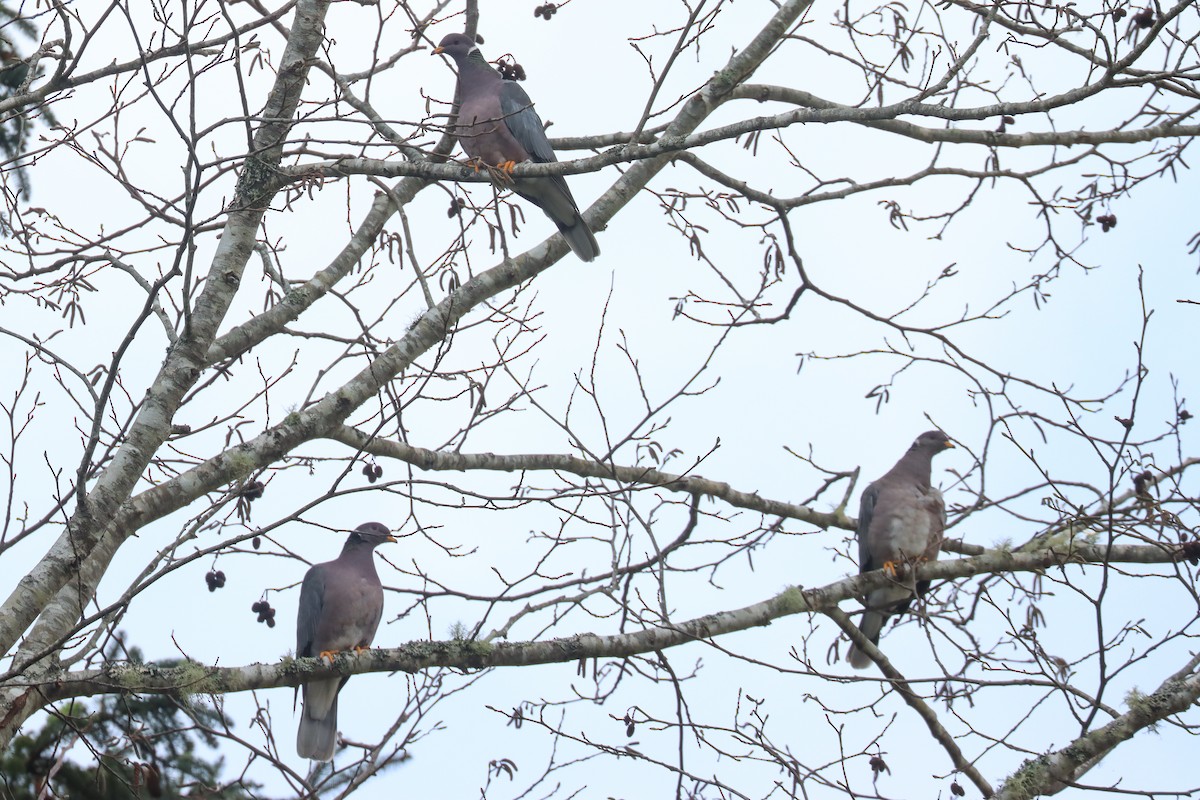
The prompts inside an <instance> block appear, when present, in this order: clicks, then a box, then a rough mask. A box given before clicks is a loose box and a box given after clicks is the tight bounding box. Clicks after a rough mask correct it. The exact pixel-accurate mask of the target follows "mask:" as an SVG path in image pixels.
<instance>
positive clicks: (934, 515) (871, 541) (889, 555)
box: [846, 431, 954, 669]
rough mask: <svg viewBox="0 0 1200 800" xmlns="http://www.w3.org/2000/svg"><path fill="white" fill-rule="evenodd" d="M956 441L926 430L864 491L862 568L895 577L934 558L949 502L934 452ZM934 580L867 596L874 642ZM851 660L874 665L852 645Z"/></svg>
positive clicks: (866, 619)
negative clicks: (938, 482) (937, 482)
mask: <svg viewBox="0 0 1200 800" xmlns="http://www.w3.org/2000/svg"><path fill="white" fill-rule="evenodd" d="M952 447H954V444H953V443H952V442H951V441H950V437H948V436H946V434H944V433H942V432H941V431H926V432H925V433H922V434H921V435H920V436H918V437H917V440H916V441H915V442H913V444H912V447H910V448H909V449H908V452H907V453H905V454H904V456H903V457H902V458H901V459H900V460H899V461H897V462H896V466H894V467H892V468H891V469H890V470H888V472H887V474H886V475H884V476H883V477H882V478H880V479H879V480H877V481H875V482H874V483H872V484H871V485H870V486H868V487H867V489H866V491H865V492H863V496H862V502H861V505H860V506H859V512H858V571H859V572H860V573H863V572H871V571H872V570H877V569H883V570H885V571H886V572H888V574H889V575H891V576H893V577H895V576H896V575H897V574H898V573H899V572H900V571H901V570H902V569H903V568H904V567H905V565H906V564H911V563H915V562H919V561H934V560H936V559H937V557H938V552H939V551H940V550H941V547H942V534H943V531H944V530H945V527H946V504H945V501H944V500H942V493H941V492H939V491H938V490H937V489H935V488H933V484H932V474H933V463H932V462H933V457H934V456H936V455H937V454H938V453H940V452H942V451H943V450H946V449H948V448H952ZM928 589H929V582H928V581H922V582H921V583H919V584H916V585H913V584H912V582H911V581H909V582H908V583H907V584H906V583H901V582H899V581H896V582H895V583H893V584H892V585H890V586H885V587H883V588H882V589H876V590H874V591H873V592H871V593H870V594H868V595H867V597H866V606H867V610H866V612H865V613H864V614H863V618H862V622H860V623H859V625H858V629H859V630H860V631H862V633H863V635H864V636H866V637H867V638H868V639H869V640H870V641H871V643H872V644H879V633H880V631H882V630H883V625H884V623H885V622H887V619H888V617H889V616H891V615H892V614H900V613H902V612H904V611H905V610H907V609H908V605H909V603H911V602H912V598H913V594H914V593H916V594H924V593H925V592H926V591H928ZM846 658H847V660H848V661H849V662H850V666H852V667H854V668H855V669H865V668H866V667H868V666H870V665H871V659H870V658H868V657H867V654H866V653H864V652H862V651H861V650H859V649H858V648H857V647H855V646H853V645H851V646H850V650H849V652H848V653H847V655H846Z"/></svg>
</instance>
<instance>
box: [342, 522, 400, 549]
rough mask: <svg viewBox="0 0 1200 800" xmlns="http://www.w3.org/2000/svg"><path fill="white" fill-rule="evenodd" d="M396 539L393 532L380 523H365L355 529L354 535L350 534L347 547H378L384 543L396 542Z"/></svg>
mask: <svg viewBox="0 0 1200 800" xmlns="http://www.w3.org/2000/svg"><path fill="white" fill-rule="evenodd" d="M394 541H396V537H395V536H392V533H391V531H389V530H388V529H387V528H386V527H384V526H383V525H381V524H380V523H378V522H364V523H363V524H362V525H359V526H358V527H357V528H355V529H354V533H352V534H350V539H349V541H347V542H346V544H347V545H351V544H354V545H366V546H367V547H377V546H378V545H381V544H383V543H384V542H394Z"/></svg>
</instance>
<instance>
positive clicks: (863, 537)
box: [857, 484, 879, 573]
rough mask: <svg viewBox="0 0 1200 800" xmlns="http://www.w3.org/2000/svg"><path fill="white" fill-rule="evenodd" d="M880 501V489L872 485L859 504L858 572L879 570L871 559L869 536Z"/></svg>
mask: <svg viewBox="0 0 1200 800" xmlns="http://www.w3.org/2000/svg"><path fill="white" fill-rule="evenodd" d="M878 499H879V489H877V488H876V487H875V484H871V485H870V486H868V487H867V489H866V491H864V492H863V495H862V500H860V501H859V503H858V531H857V536H858V571H859V572H860V573H861V572H870V571H871V570H873V569H878V568H879V565H877V564H875V563H874V561H873V560H872V559H871V545H870V542H869V541H868V538H867V537H868V535H869V534H870V531H871V518H872V517H873V516H874V515H875V502H876V501H877V500H878Z"/></svg>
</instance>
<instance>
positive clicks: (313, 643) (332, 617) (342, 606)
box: [296, 522, 396, 761]
mask: <svg viewBox="0 0 1200 800" xmlns="http://www.w3.org/2000/svg"><path fill="white" fill-rule="evenodd" d="M394 541H396V540H395V539H394V538H393V537H392V536H391V534H389V533H388V529H387V528H385V527H384V526H383V525H380V524H379V523H378V522H365V523H363V524H362V525H359V526H358V527H357V528H355V529H354V532H353V533H351V534H350V537H349V538H348V539H346V544H345V545H344V546H343V547H342V554H341V555H339V556H338V557H337V558H335V559H334V560H333V561H326V562H325V563H324V564H314V565H313V566H312V568H311V569H309V571H308V572H307V573H306V574H305V576H304V583H303V584H302V585H301V586H300V610H299V612H298V613H297V614H296V656H297V657H299V658H306V657H311V656H318V657H323V658H328V657H331V656H332V655H333V654H334V653H336V652H338V651H339V650H350V649H352V648H353V649H362V648H365V647H369V646H370V644H371V640H372V639H374V638H375V629H376V628H378V627H379V620H380V618H381V617H382V616H383V586H382V585H381V584H380V582H379V573H377V572H376V571H375V559H374V557H373V556H372V551H373V550H374V549H375V547H376V546H377V545H380V544H383V543H384V542H394ZM348 680H350V678H349V677H345V678H329V679H326V680H319V681H309V682H308V683H306V684H304V685H303V690H304V707H303V709H302V710H301V712H300V729H299V730H298V731H297V732H296V752H297V753H299V754H300V755H301V756H302V757H304V758H311V759H313V760H315V761H331V760H332V759H333V748H334V744H335V743H336V740H337V698H338V692H340V691H341V690H342V687H343V686H345V685H346V681H348Z"/></svg>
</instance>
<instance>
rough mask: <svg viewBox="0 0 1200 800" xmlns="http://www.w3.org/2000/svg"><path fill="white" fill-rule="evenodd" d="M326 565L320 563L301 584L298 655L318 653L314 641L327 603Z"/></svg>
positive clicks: (307, 655)
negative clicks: (314, 647)
mask: <svg viewBox="0 0 1200 800" xmlns="http://www.w3.org/2000/svg"><path fill="white" fill-rule="evenodd" d="M324 567H325V565H324V564H318V565H316V566H315V567H313V568H312V569H310V570H309V571H308V573H307V574H306V575H305V576H304V583H302V584H301V585H300V608H299V609H297V611H296V657H297V658H308V657H310V656H315V655H317V651H316V650H314V649H313V642H314V641H315V640H316V638H317V626H318V625H319V624H320V622H321V610H322V608H323V607H324V605H325V568H324Z"/></svg>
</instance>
